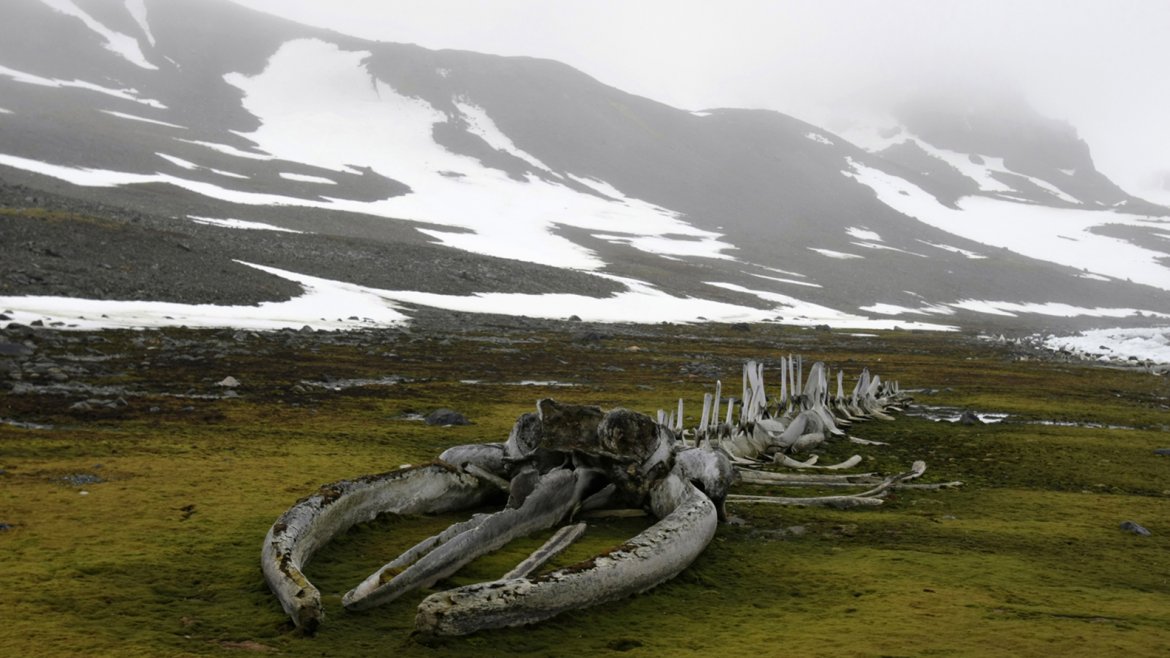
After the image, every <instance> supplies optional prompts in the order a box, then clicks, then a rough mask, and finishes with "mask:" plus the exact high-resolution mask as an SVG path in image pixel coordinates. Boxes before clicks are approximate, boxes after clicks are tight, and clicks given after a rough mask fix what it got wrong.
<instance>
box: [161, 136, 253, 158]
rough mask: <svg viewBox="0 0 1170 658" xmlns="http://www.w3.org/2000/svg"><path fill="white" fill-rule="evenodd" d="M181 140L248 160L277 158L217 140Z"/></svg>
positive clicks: (181, 140)
mask: <svg viewBox="0 0 1170 658" xmlns="http://www.w3.org/2000/svg"><path fill="white" fill-rule="evenodd" d="M179 141H180V142H187V143H188V144H195V145H196V146H202V147H204V148H209V149H211V150H212V151H219V152H220V153H225V154H227V155H231V156H235V157H237V158H247V159H248V160H275V159H276V157H275V156H272V155H269V154H267V153H253V152H252V151H244V150H241V149H238V148H236V147H234V146H229V145H227V144H217V143H215V142H202V141H199V140H197V139H179Z"/></svg>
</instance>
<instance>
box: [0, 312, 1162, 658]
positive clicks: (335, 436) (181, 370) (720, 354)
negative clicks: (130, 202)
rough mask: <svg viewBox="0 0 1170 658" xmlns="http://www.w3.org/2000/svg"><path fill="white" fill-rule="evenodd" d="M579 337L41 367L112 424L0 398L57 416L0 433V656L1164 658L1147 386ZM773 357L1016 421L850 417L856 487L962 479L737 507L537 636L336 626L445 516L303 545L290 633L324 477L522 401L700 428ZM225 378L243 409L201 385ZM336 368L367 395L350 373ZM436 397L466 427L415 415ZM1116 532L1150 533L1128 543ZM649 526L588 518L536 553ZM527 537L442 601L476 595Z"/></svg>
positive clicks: (147, 342)
mask: <svg viewBox="0 0 1170 658" xmlns="http://www.w3.org/2000/svg"><path fill="white" fill-rule="evenodd" d="M741 329H742V328H741ZM601 332H602V334H601V335H597V334H590V333H589V332H587V331H581V330H578V331H576V332H574V331H572V330H568V329H567V330H565V331H563V332H553V331H550V330H548V329H547V328H543V329H541V328H537V329H523V328H519V327H517V326H512V327H503V326H501V327H491V326H486V325H485V326H481V327H480V328H469V329H467V330H464V331H460V332H456V333H448V334H446V335H423V334H422V333H419V332H416V333H399V332H385V333H382V334H377V335H375V334H367V335H351V336H334V337H330V338H328V339H326V338H325V337H323V336H314V335H305V334H288V333H283V334H282V333H277V334H267V335H237V336H235V337H233V336H232V333H231V332H195V331H185V330H166V331H156V332H148V333H145V334H138V333H132V332H105V333H103V334H101V335H100V338H92V337H91V336H89V335H85V334H69V335H70V336H74V337H76V338H75V339H74V340H71V341H67V342H65V343H62V344H60V345H58V347H56V348H52V347H43V348H42V349H41V351H40V352H39V354H41V355H47V356H51V357H52V358H54V359H58V360H65V361H68V360H69V359H73V361H71V362H74V363H82V364H87V365H86V368H87V369H88V371H89V375H88V376H87V378H86V381H87V382H88V383H91V384H103V385H110V386H121V387H125V389H126V393H125V394H124V395H122V396H121V397H123V398H124V400H125V401H126V402H127V403H128V404H126V405H124V406H116V407H115V408H104V407H99V408H94V409H89V410H82V409H71V408H70V407H71V405H73V404H74V403H75V402H77V401H78V400H80V399H85V398H86V397H93V396H92V395H83V394H76V395H69V394H62V395H49V394H30V393H26V394H14V393H10V392H9V393H4V392H0V418H7V419H15V420H19V421H23V422H33V423H39V424H43V425H49V426H51V427H49V428H41V429H30V428H27V427H18V426H15V425H11V424H0V469H2V472H0V523H2V524H5V526H0V527H5V528H6V529H4V530H2V531H0V556H2V561H0V655H4V656H22V655H70V656H73V655H85V656H102V655H110V656H113V655H117V656H133V655H144V656H172V655H224V654H241V653H248V652H279V653H281V654H286V655H296V656H300V655H306V656H307V655H313V656H317V655H327V656H345V655H369V654H379V655H385V654H392V655H398V656H403V657H406V656H439V655H442V656H447V655H452V656H477V657H480V658H482V657H483V656H491V655H500V654H514V655H540V656H545V655H548V656H582V655H608V654H617V653H623V652H625V653H628V654H629V655H643V656H667V655H669V656H684V655H702V656H711V655H736V656H767V655H798V656H799V655H833V656H855V655H856V656H869V655H1015V656H1035V655H1045V656H1048V655H1056V654H1064V655H1092V656H1100V655H1147V656H1164V655H1170V560H1168V559H1167V555H1168V552H1170V457H1162V456H1156V455H1155V453H1154V450H1155V449H1156V448H1163V447H1170V435H1167V432H1166V430H1167V424H1168V423H1170V410H1168V408H1167V405H1168V404H1170V402H1168V396H1170V386H1168V382H1167V379H1166V378H1165V377H1159V376H1155V375H1151V374H1149V373H1145V372H1140V371H1137V370H1132V371H1127V370H1120V369H1105V368H1101V367H1095V366H1091V365H1080V364H1072V363H1057V362H1049V361H1043V360H1034V359H1029V360H1020V359H1018V358H1017V357H1016V355H1013V354H1012V353H1010V351H1009V350H1008V348H1005V347H1001V346H996V345H994V344H992V343H990V342H984V341H978V340H975V339H974V338H973V337H970V336H964V335H959V334H950V335H946V334H920V333H911V332H882V333H880V334H879V335H877V336H853V335H850V334H848V333H846V332H838V331H834V332H824V331H812V330H800V329H792V328H783V327H778V326H753V327H752V328H751V330H750V331H747V332H745V331H742V330H738V331H737V330H736V328H734V327H727V326H699V327H679V326H662V327H642V328H637V327H626V328H616V329H602V330H601ZM208 345H211V346H213V347H206V346H208ZM788 352H796V353H801V354H803V355H804V356H805V358H806V360H809V361H811V360H818V359H819V360H825V361H826V362H828V363H830V364H832V365H834V366H835V367H844V368H846V370H847V372H848V374H849V376H850V377H852V376H854V375H855V374H856V373H857V372H858V371H859V370H860V368H861V367H862V366H869V367H870V368H871V369H872V370H873V371H875V372H877V373H878V374H880V375H882V376H883V377H884V378H893V379H898V380H899V381H900V382H901V383H902V386H903V387H904V388H916V389H928V390H927V391H924V392H921V393H918V394H917V395H916V400H917V402H918V403H920V404H924V405H932V406H945V407H954V408H960V409H962V408H971V409H975V410H977V411H981V412H1002V413H1008V414H1010V417H1009V418H1008V420H1006V421H1005V422H1003V423H999V424H992V425H976V426H963V425H958V424H951V423H945V422H935V421H933V420H930V419H928V418H922V417H913V416H908V415H903V416H900V417H899V418H898V419H897V420H896V421H895V422H879V421H872V422H869V423H866V424H863V425H858V426H855V427H854V428H853V433H854V434H856V435H858V436H861V437H864V438H867V439H874V440H880V441H885V442H888V443H889V444H890V445H888V446H885V447H861V446H856V445H849V444H845V443H835V444H831V445H830V446H829V447H828V448H827V449H826V451H825V454H824V455H823V456H822V458H821V459H822V462H831V461H840V460H843V459H844V458H846V457H848V456H849V455H851V454H853V453H854V452H857V453H860V454H862V455H863V456H864V458H865V464H864V468H865V469H866V470H874V471H881V472H893V471H897V470H902V469H904V468H905V467H906V466H908V465H909V464H910V463H911V462H912V461H913V460H915V459H923V460H925V461H926V462H927V465H928V470H927V475H926V476H925V477H924V478H923V481H926V482H941V481H949V480H961V481H963V482H964V483H966V484H965V486H964V487H962V488H961V489H957V490H945V491H921V490H901V491H898V492H896V493H895V494H894V495H892V496H890V497H889V498H888V499H887V501H886V503H885V504H884V505H882V506H881V507H879V508H873V509H865V510H854V511H831V510H821V509H797V508H788V507H774V506H762V505H757V506H748V505H739V506H734V507H732V508H731V510H730V511H731V513H732V515H733V517H734V518H733V521H734V522H733V523H731V524H727V525H723V526H721V527H720V528H719V531H718V533H717V535H716V537H715V540H714V541H713V542H712V543H711V545H710V546H709V547H708V549H707V550H706V552H704V553H703V555H702V556H701V557H700V558H699V559H698V560H697V561H696V562H695V563H694V564H693V565H692V566H691V567H690V568H689V569H688V570H687V571H685V572H684V573H683V574H682V575H681V576H680V577H678V578H677V579H675V580H673V581H671V582H669V583H666V584H664V585H662V586H660V587H658V588H656V589H654V590H652V591H651V592H648V593H646V594H643V595H640V596H636V597H633V598H630V599H627V600H623V601H620V602H616V603H612V604H609V605H605V606H602V607H599V608H594V609H590V610H585V611H581V612H574V613H570V614H565V615H563V616H561V617H559V618H556V619H554V620H552V621H551V622H548V623H544V624H541V625H537V626H533V627H529V628H521V629H512V630H502V631H493V632H485V633H480V634H477V635H474V636H471V637H466V638H452V639H443V640H438V641H434V642H428V643H425V644H424V643H421V642H419V641H417V640H416V639H415V638H413V637H412V636H411V629H412V627H413V618H414V608H415V606H416V605H417V603H418V601H419V600H421V598H422V597H423V596H424V595H425V593H424V592H419V593H415V594H413V595H410V596H406V597H404V598H403V599H402V600H399V601H397V602H395V603H393V604H391V605H388V606H386V607H384V608H380V609H376V610H373V611H369V612H364V613H350V612H347V611H345V610H344V609H343V608H342V607H341V605H340V596H341V594H342V593H343V592H344V591H346V590H347V589H349V588H350V587H352V586H353V585H354V584H356V583H357V582H359V581H360V580H361V579H362V578H364V577H365V576H366V575H367V574H368V573H370V572H372V571H373V570H374V569H376V568H377V567H378V566H380V565H381V564H383V563H384V562H386V561H388V560H389V559H390V558H391V557H393V556H394V555H396V554H397V552H399V551H400V550H402V549H403V548H405V547H407V546H409V545H410V544H412V543H413V542H415V541H417V540H418V539H421V538H422V537H424V536H427V535H428V534H430V533H433V532H434V531H436V530H437V529H439V528H442V527H445V526H446V525H447V524H449V523H451V522H452V521H454V520H456V519H457V518H461V517H459V516H450V517H435V518H382V519H379V520H377V521H374V522H372V523H370V524H367V525H364V526H361V527H357V528H354V529H353V530H351V531H350V532H349V533H347V534H345V535H344V536H342V537H339V538H338V539H337V540H336V541H334V542H333V543H332V544H330V545H329V546H327V547H326V548H325V549H323V550H322V551H321V552H320V553H318V555H317V556H316V558H315V559H314V560H313V561H312V562H311V563H310V564H309V566H308V569H307V571H308V575H309V577H310V578H312V579H313V580H314V582H315V583H316V584H317V585H318V586H319V587H320V588H321V590H322V592H323V594H324V597H325V600H326V604H327V606H328V618H327V619H326V622H325V624H324V625H323V626H322V628H321V630H320V632H319V634H318V635H317V636H316V637H304V636H302V635H300V634H299V633H297V632H296V631H295V630H293V629H292V628H291V625H290V624H289V623H288V621H287V619H286V618H285V616H284V615H283V613H282V611H281V609H280V606H279V604H278V603H277V602H276V600H275V598H274V597H273V596H272V595H271V594H270V593H269V592H268V589H267V586H266V585H265V583H264V581H263V579H262V577H261V574H260V569H259V553H260V544H261V541H262V540H263V537H264V534H265V532H266V531H267V529H268V527H269V525H270V524H271V523H272V522H273V521H274V520H275V519H276V517H277V516H278V515H279V514H280V513H281V512H283V511H284V510H285V509H286V508H287V507H288V506H289V505H291V504H292V503H293V502H294V501H295V500H296V499H298V498H300V497H302V496H304V495H306V494H308V493H311V492H312V491H314V490H315V489H316V487H317V486H318V485H320V484H322V483H326V482H330V481H334V480H338V479H342V478H347V477H353V476H357V475H361V474H366V473H373V472H379V471H384V470H388V469H393V468H396V467H398V466H399V465H400V464H405V463H418V462H422V461H427V460H430V459H433V458H434V457H435V456H437V455H438V454H439V452H440V451H442V450H443V449H444V448H445V447H447V446H450V445H454V444H458V443H468V442H479V441H498V440H503V439H504V438H505V437H506V436H507V433H508V430H509V428H510V427H511V425H512V423H513V421H514V420H515V418H516V417H517V416H518V415H519V414H520V413H522V412H524V411H528V410H531V409H533V405H534V402H535V401H536V400H537V399H538V398H540V397H545V396H551V397H556V398H558V399H560V400H562V401H566V402H575V403H589V404H597V405H600V406H602V407H612V406H625V407H629V408H632V409H636V410H639V411H644V412H647V413H653V412H654V411H655V410H657V409H658V408H668V409H670V408H673V405H674V404H675V402H676V400H677V399H678V398H679V397H680V396H681V397H684V398H686V399H687V401H688V402H689V405H688V412H689V414H692V415H693V414H696V413H697V412H698V402H699V401H700V400H701V399H702V394H703V392H704V391H709V390H711V389H712V388H713V384H714V375H715V374H718V375H719V376H720V377H722V379H723V380H724V382H725V383H730V386H731V387H732V388H733V389H735V388H738V382H739V367H740V364H741V363H742V361H743V360H744V359H747V358H755V359H763V360H765V361H766V362H769V363H775V362H778V359H779V357H780V356H781V355H782V354H786V353H788ZM227 375H231V376H234V377H236V378H237V379H238V380H239V381H240V382H241V386H240V387H239V388H238V389H236V390H237V391H238V393H239V396H238V397H235V398H226V399H225V398H222V397H218V396H216V395H213V394H218V393H221V392H222V389H221V388H218V387H216V386H215V383H216V382H218V381H219V380H221V379H222V378H224V377H225V376H227ZM391 376H393V377H395V378H396V379H384V378H388V377H391ZM352 378H366V379H374V380H383V381H382V382H381V383H375V384H371V385H366V386H354V387H346V386H343V385H342V384H344V383H345V382H344V381H343V380H345V379H352ZM533 380H534V381H537V382H542V383H538V384H527V385H521V384H520V382H523V381H533ZM305 381H309V382H333V388H336V389H338V390H332V389H331V388H329V387H322V386H315V385H307V384H304V383H303V382H305ZM554 382H555V384H554ZM564 384H571V386H568V385H564ZM439 407H450V408H453V409H456V410H458V411H460V412H462V413H464V414H466V415H467V416H468V417H469V418H470V419H471V420H472V422H473V424H471V425H467V426H454V427H432V426H427V425H425V424H423V423H421V422H419V421H418V420H414V419H413V416H412V415H411V414H418V413H424V414H425V413H426V412H428V411H431V410H433V409H435V408H439ZM1035 421H1057V422H1059V423H1062V424H1059V425H1052V424H1040V423H1038V422H1035ZM79 476H81V477H79ZM89 476H95V477H92V478H91V477H89ZM96 479H100V480H101V481H100V482H99V481H93V480H96ZM739 491H741V492H748V491H750V488H748V487H743V486H741V487H739ZM772 491H775V492H776V493H785V494H789V493H793V492H792V491H782V490H779V489H774V490H772ZM810 493H811V492H810ZM1127 520H1133V521H1136V522H1138V523H1140V524H1142V525H1144V526H1145V527H1147V528H1149V529H1150V530H1151V531H1152V533H1153V534H1152V536H1148V537H1144V536H1137V535H1134V534H1131V533H1128V532H1125V531H1123V530H1122V529H1120V528H1119V524H1120V523H1121V522H1123V521H1127ZM647 523H648V521H647V520H645V519H615V520H597V521H593V522H591V525H590V529H589V531H588V532H587V534H586V536H585V538H584V539H583V540H581V541H580V542H579V543H577V544H576V545H574V546H573V547H572V548H571V549H570V550H569V551H568V552H567V553H566V554H565V555H563V556H561V557H560V558H559V559H558V562H557V564H558V565H561V564H566V563H569V562H572V561H577V560H580V559H583V558H585V557H587V556H588V555H591V554H594V553H597V552H600V551H602V550H604V549H605V548H607V547H609V546H613V545H615V544H618V543H620V542H621V541H622V540H623V539H624V538H626V537H629V536H631V535H632V534H634V533H636V532H638V531H639V529H641V528H643V527H645V525H646V524H647ZM546 536H547V534H546V535H542V536H536V537H532V538H529V539H527V540H525V541H522V542H516V543H515V544H514V545H512V546H509V547H508V548H507V549H506V550H504V551H501V552H500V553H497V554H494V555H491V556H488V557H485V558H483V559H480V560H478V561H476V562H475V563H473V564H472V565H470V566H469V567H468V568H466V569H465V570H464V571H463V572H461V573H460V574H458V575H457V576H456V577H454V578H453V579H451V581H448V582H445V583H442V584H441V586H443V587H448V586H452V585H457V584H464V583H470V582H476V581H480V580H488V579H492V578H495V577H498V575H500V574H501V573H503V572H504V571H506V570H507V569H509V568H510V567H511V566H512V565H514V564H515V563H516V562H518V561H519V560H520V559H522V558H523V557H524V556H525V555H526V554H527V553H528V552H529V551H530V550H532V549H533V548H534V547H536V546H537V545H539V544H540V543H541V541H543V539H544V538H545V537H546ZM554 566H555V565H554Z"/></svg>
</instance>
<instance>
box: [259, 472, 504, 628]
mask: <svg viewBox="0 0 1170 658" xmlns="http://www.w3.org/2000/svg"><path fill="white" fill-rule="evenodd" d="M495 493H496V489H495V487H494V486H493V485H491V484H490V483H486V482H484V481H482V480H479V479H477V478H475V477H472V476H470V475H468V474H466V473H464V472H462V471H460V470H459V469H456V468H454V467H452V466H449V465H447V464H443V463H435V464H428V465H425V466H416V467H413V468H404V469H401V470H398V471H391V472H388V473H382V474H380V475H371V476H367V477H363V478H358V479H355V480H342V481H340V482H334V483H333V484H327V485H325V486H323V487H321V489H320V490H319V491H318V492H317V493H316V494H313V495H311V496H309V497H307V498H303V499H301V500H300V501H299V502H297V504H295V505H293V506H292V507H291V508H290V509H289V510H288V511H287V512H285V513H284V514H282V515H281V517H280V518H279V519H277V520H276V523H275V524H273V526H272V528H271V529H269V531H268V535H267V536H266V537H265V538H264V547H263V549H262V550H261V554H260V565H261V569H262V570H263V572H264V579H265V580H266V581H267V582H268V586H269V588H271V589H272V592H273V593H274V594H275V595H276V598H277V599H279V600H280V605H281V607H282V608H284V611H285V613H287V614H288V616H289V617H291V618H292V620H293V623H294V624H296V626H297V628H300V629H301V630H303V631H304V632H306V633H308V634H312V633H314V632H316V630H317V627H318V626H319V625H320V623H321V622H322V620H324V618H325V611H324V609H323V608H322V607H321V593H320V592H319V591H318V590H317V588H316V587H314V586H313V584H312V583H311V582H309V579H308V578H306V577H305V575H304V573H303V572H302V570H303V569H304V566H305V564H306V563H308V561H309V559H310V558H312V556H313V553H314V552H316V551H317V549H318V548H320V547H321V546H323V545H324V544H325V543H327V542H328V541H329V540H330V539H332V538H333V537H335V536H337V535H338V534H340V533H342V532H344V531H345V530H347V529H348V528H350V527H352V526H353V525H355V524H357V523H361V522H364V521H370V520H372V519H373V518H374V517H376V516H377V515H379V514H382V513H384V512H390V513H394V514H426V513H440V512H448V511H453V510H458V509H466V508H469V507H476V506H479V505H483V504H485V503H487V502H488V500H489V499H490V498H491V497H492V495H493V494H495Z"/></svg>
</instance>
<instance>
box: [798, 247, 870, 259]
mask: <svg viewBox="0 0 1170 658" xmlns="http://www.w3.org/2000/svg"><path fill="white" fill-rule="evenodd" d="M808 249H809V250H810V251H815V252H817V253H818V254H820V255H822V256H828V257H829V258H840V259H841V260H846V259H849V258H865V256H858V255H857V254H847V253H845V252H843V251H833V250H832V249H819V248H817V247H809V248H808Z"/></svg>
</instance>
